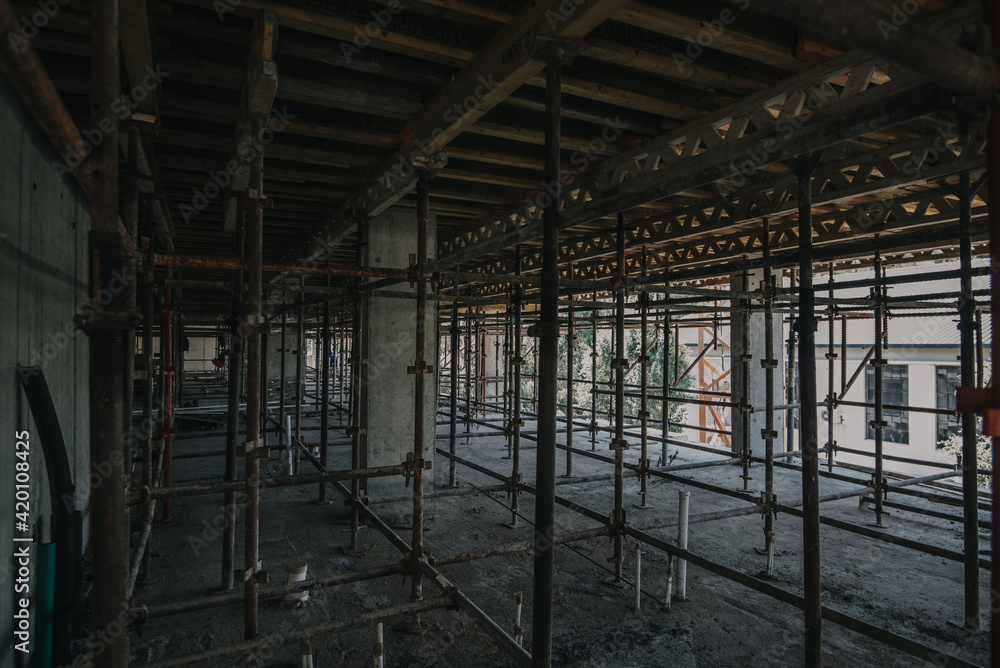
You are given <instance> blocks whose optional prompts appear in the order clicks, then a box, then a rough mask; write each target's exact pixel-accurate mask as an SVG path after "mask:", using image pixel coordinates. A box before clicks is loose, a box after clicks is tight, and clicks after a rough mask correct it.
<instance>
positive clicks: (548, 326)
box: [531, 45, 563, 668]
mask: <svg viewBox="0 0 1000 668" xmlns="http://www.w3.org/2000/svg"><path fill="white" fill-rule="evenodd" d="M562 58H563V50H562V49H561V48H559V47H556V46H553V45H549V46H548V49H547V53H546V65H545V182H546V183H550V184H558V183H559V168H560V153H559V143H560V138H561V136H562V131H561V127H562V124H561V116H560V115H561V113H562V93H561V89H562ZM542 225H543V227H542V294H541V318H540V321H539V324H538V331H537V334H538V336H539V341H538V343H539V344H540V346H541V354H540V358H541V364H542V366H543V368H542V369H541V374H538V371H539V370H538V369H537V367H536V374H538V375H540V376H541V377H540V379H539V380H540V381H541V387H540V388H539V400H540V405H539V410H538V448H537V450H536V451H535V452H536V462H537V463H536V468H535V471H536V478H537V479H536V483H535V485H536V492H535V555H534V588H533V592H532V603H533V606H534V607H533V610H534V612H533V615H532V652H531V656H532V660H533V662H534V665H535V666H536V668H548V667H549V666H551V665H552V578H553V573H554V567H555V544H554V539H555V490H556V488H555V484H556V481H555V477H556V428H557V425H556V417H557V410H558V407H557V402H558V395H557V385H558V383H557V380H556V377H557V375H558V373H557V372H558V369H559V358H558V355H559V198H558V197H550V198H549V201H548V206H546V207H544V213H543V224H542Z"/></svg>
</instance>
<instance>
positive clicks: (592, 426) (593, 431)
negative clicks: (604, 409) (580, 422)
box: [587, 420, 597, 436]
mask: <svg viewBox="0 0 1000 668" xmlns="http://www.w3.org/2000/svg"><path fill="white" fill-rule="evenodd" d="M587 431H588V432H590V435H591V436H593V435H594V434H596V433H597V420H592V421H591V422H590V424H588V425H587Z"/></svg>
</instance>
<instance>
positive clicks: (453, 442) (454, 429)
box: [448, 274, 462, 487]
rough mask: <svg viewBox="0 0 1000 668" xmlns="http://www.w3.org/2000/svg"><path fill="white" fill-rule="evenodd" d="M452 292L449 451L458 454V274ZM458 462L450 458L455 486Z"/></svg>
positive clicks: (449, 481) (451, 474)
mask: <svg viewBox="0 0 1000 668" xmlns="http://www.w3.org/2000/svg"><path fill="white" fill-rule="evenodd" d="M452 293H453V294H454V297H455V301H453V302H452V304H451V329H450V330H449V333H450V334H451V372H450V375H451V396H450V398H449V401H450V403H451V406H450V408H451V415H450V416H449V417H448V451H449V452H450V453H451V454H453V455H454V454H456V451H457V446H458V343H459V339H460V337H461V336H462V330H461V329H459V327H458V274H456V275H455V282H454V283H453V285H452ZM456 466H457V462H456V461H455V459H454V458H452V459H449V460H448V486H449V487H454V486H455V484H456V482H455V468H456Z"/></svg>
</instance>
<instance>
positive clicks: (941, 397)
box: [935, 366, 962, 449]
mask: <svg viewBox="0 0 1000 668" xmlns="http://www.w3.org/2000/svg"><path fill="white" fill-rule="evenodd" d="M935 369H936V372H937V373H936V377H937V388H936V390H937V407H938V408H945V409H947V410H950V411H953V410H955V389H956V388H957V387H958V386H959V385H961V384H962V375H961V372H960V370H959V367H957V366H939V367H935ZM936 417H937V447H938V448H939V449H940V448H941V441H943V440H945V439H947V438H948V437H949V436H951V435H952V434H957V433H958V432H959V431H960V430H961V429H960V427H961V425H960V424H959V421H958V415H938V416H936Z"/></svg>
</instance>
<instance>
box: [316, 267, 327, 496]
mask: <svg viewBox="0 0 1000 668" xmlns="http://www.w3.org/2000/svg"><path fill="white" fill-rule="evenodd" d="M326 264H327V266H330V253H329V251H327V254H326ZM326 287H328V288H329V287H330V275H329V274H327V275H326ZM322 341H323V346H322V347H323V350H322V354H319V355H317V356H316V357H317V358H322V359H320V360H319V362H317V364H319V365H321V367H320V368H319V369H317V374H319V375H320V402H319V403H320V414H319V416H320V417H319V420H320V423H319V463H320V464H322V466H323V468H326V462H327V456H328V455H327V450H328V449H329V445H330V352H331V340H330V299H329V297H327V299H326V300H325V301H324V302H323V334H322ZM319 501H321V502H322V501H326V483H325V482H321V483H320V484H319Z"/></svg>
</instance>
